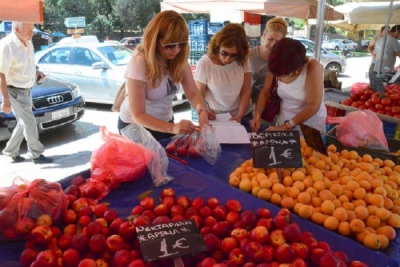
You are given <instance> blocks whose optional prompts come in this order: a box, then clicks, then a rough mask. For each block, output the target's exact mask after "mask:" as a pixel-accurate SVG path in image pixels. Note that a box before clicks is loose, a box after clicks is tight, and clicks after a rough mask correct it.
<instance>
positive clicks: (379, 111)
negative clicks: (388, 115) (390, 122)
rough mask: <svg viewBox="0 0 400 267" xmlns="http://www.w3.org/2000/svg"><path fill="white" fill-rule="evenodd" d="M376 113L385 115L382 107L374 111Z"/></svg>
mask: <svg viewBox="0 0 400 267" xmlns="http://www.w3.org/2000/svg"><path fill="white" fill-rule="evenodd" d="M376 113H378V114H382V115H385V111H384V110H383V109H378V110H377V111H376Z"/></svg>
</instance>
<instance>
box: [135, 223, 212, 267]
mask: <svg viewBox="0 0 400 267" xmlns="http://www.w3.org/2000/svg"><path fill="white" fill-rule="evenodd" d="M136 232H137V236H138V239H139V243H140V248H141V250H142V255H143V260H144V261H153V260H157V259H168V258H176V257H179V256H183V255H188V254H193V253H198V252H200V251H207V250H208V249H207V246H206V245H205V243H204V240H203V238H202V237H201V235H200V233H199V229H198V228H197V226H196V224H195V222H194V221H193V220H185V221H179V222H170V223H162V224H154V225H146V226H138V227H136Z"/></svg>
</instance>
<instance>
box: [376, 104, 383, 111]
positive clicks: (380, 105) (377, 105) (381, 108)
mask: <svg viewBox="0 0 400 267" xmlns="http://www.w3.org/2000/svg"><path fill="white" fill-rule="evenodd" d="M375 108H376V109H377V110H383V105H382V104H375Z"/></svg>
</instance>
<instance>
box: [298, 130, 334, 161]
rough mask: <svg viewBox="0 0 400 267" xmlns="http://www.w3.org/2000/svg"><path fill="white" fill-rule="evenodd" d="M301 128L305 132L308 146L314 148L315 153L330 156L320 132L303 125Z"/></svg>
mask: <svg viewBox="0 0 400 267" xmlns="http://www.w3.org/2000/svg"><path fill="white" fill-rule="evenodd" d="M300 128H301V131H302V132H303V136H304V140H305V141H306V143H307V145H308V146H309V147H311V148H313V149H314V150H315V151H317V152H319V153H322V154H324V155H326V156H328V151H326V147H325V145H324V141H323V140H322V137H321V133H320V131H318V130H317V129H315V128H313V127H310V126H308V125H305V124H303V123H300Z"/></svg>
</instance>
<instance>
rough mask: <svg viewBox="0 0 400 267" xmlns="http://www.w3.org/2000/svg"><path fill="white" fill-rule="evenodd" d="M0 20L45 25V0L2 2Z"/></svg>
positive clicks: (6, 0) (8, 0) (0, 4)
mask: <svg viewBox="0 0 400 267" xmlns="http://www.w3.org/2000/svg"><path fill="white" fill-rule="evenodd" d="M0 20H6V21H20V22H29V23H43V22H44V18H43V0H1V1H0Z"/></svg>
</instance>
